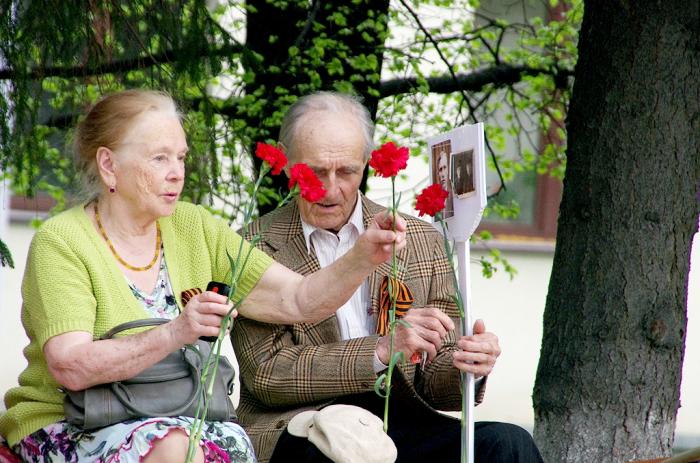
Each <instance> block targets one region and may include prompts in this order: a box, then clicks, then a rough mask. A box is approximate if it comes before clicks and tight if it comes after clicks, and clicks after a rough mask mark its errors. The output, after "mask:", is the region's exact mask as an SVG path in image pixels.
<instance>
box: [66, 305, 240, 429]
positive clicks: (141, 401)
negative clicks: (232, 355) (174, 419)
mask: <svg viewBox="0 0 700 463" xmlns="http://www.w3.org/2000/svg"><path fill="white" fill-rule="evenodd" d="M167 322H168V320H164V319H160V318H147V319H144V320H136V321H132V322H127V323H123V324H121V325H118V326H116V327H114V328H112V329H111V330H109V331H108V332H107V333H105V334H104V335H103V336H102V337H101V338H100V339H110V338H112V337H113V336H114V335H115V334H117V333H120V332H122V331H125V330H130V329H134V328H141V327H146V326H155V325H161V324H164V323H167ZM210 349H211V345H210V344H209V343H208V342H204V341H198V342H197V344H196V347H195V346H185V347H183V348H181V349H178V350H177V351H175V352H172V353H170V354H168V356H167V357H165V358H164V359H163V360H161V361H160V362H158V363H156V364H155V365H153V366H152V367H150V368H146V369H145V370H143V371H142V372H141V373H139V374H138V375H136V376H134V377H133V378H131V379H127V380H122V381H115V382H113V383H108V384H99V385H96V386H93V387H90V388H88V389H83V390H81V391H66V397H65V400H64V401H63V410H64V412H65V415H66V420H67V421H68V422H69V423H71V424H74V425H77V426H79V427H80V428H82V429H86V430H91V429H96V428H101V427H104V426H109V425H111V424H116V423H120V422H122V421H126V420H128V419H132V418H137V417H150V416H153V417H156V416H189V417H194V416H195V414H196V412H197V406H198V404H199V402H200V401H199V400H198V399H199V398H200V397H201V398H204V388H203V387H202V383H201V372H202V364H203V363H204V361H205V359H206V358H207V356H208V355H209V351H210ZM234 375H235V372H234V370H233V367H232V366H231V364H230V363H229V361H228V359H226V357H223V356H221V357H219V363H218V365H217V373H216V378H215V381H214V390H213V394H212V397H211V399H210V401H209V403H208V409H207V415H206V419H207V420H209V421H237V420H236V412H235V409H234V408H233V404H232V403H231V400H230V399H229V394H231V392H232V391H233V378H234ZM202 403H203V401H202Z"/></svg>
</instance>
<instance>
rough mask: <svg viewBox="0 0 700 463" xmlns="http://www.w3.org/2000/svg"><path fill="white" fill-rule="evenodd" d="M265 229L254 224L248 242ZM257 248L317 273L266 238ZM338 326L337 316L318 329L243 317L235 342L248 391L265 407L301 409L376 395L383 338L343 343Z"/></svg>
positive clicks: (302, 324) (352, 340)
mask: <svg viewBox="0 0 700 463" xmlns="http://www.w3.org/2000/svg"><path fill="white" fill-rule="evenodd" d="M261 228H265V226H263V225H261V224H260V223H259V222H256V223H254V224H253V225H252V226H251V228H250V229H249V231H248V232H247V236H246V238H248V239H249V238H250V237H252V236H254V235H255V234H256V233H258V232H259V231H260V230H261ZM272 233H274V229H273V230H272ZM256 246H257V247H259V248H260V249H262V250H263V251H265V252H266V253H268V254H270V255H274V257H275V259H276V260H278V262H279V263H281V264H282V265H286V266H288V267H292V268H296V269H297V271H300V273H302V274H304V273H311V272H312V271H313V270H314V268H312V267H309V268H305V267H303V266H302V267H301V268H300V267H299V262H292V261H287V260H288V259H289V260H293V257H289V258H285V257H284V256H286V255H290V254H285V253H276V254H275V253H274V249H273V248H271V247H270V246H269V245H268V244H267V241H266V240H265V239H264V237H263V239H261V240H259V241H257V243H256ZM297 259H298V257H297ZM337 326H338V325H337V320H336V317H335V316H332V317H330V318H328V319H326V320H324V321H322V322H320V323H316V324H306V323H299V324H294V325H271V324H266V323H260V322H257V321H254V320H250V319H245V318H243V317H240V318H239V320H238V321H237V323H236V325H235V327H234V329H233V333H232V342H233V346H234V350H235V352H236V357H237V359H238V362H239V365H240V373H241V381H242V383H243V387H244V389H245V390H246V391H247V392H248V393H249V394H251V395H252V396H253V397H254V398H255V399H256V401H257V402H259V403H260V404H261V405H263V406H266V407H291V406H294V405H299V406H301V405H305V404H310V403H315V402H321V401H324V400H331V399H335V398H337V397H339V396H342V395H346V394H353V393H358V392H366V391H371V390H373V388H374V381H375V379H376V374H375V373H374V368H373V363H372V361H373V358H374V350H375V347H376V344H377V340H378V336H369V337H364V338H357V339H350V340H346V341H343V340H341V338H340V335H339V333H338V327H337Z"/></svg>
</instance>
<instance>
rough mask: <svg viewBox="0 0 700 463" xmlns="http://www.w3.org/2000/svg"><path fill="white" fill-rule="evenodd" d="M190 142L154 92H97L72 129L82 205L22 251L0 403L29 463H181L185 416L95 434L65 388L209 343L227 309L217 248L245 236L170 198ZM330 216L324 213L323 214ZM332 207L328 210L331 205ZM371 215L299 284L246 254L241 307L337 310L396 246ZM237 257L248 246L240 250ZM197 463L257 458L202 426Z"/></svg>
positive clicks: (302, 316)
mask: <svg viewBox="0 0 700 463" xmlns="http://www.w3.org/2000/svg"><path fill="white" fill-rule="evenodd" d="M187 150H188V148H187V142H186V139H185V133H184V132H183V129H182V126H181V123H180V114H179V113H178V111H177V108H176V105H175V104H174V102H173V101H172V99H171V98H170V97H169V96H167V95H165V94H162V93H158V92H152V91H135V90H132V91H124V92H120V93H115V94H112V95H109V96H106V97H104V98H103V99H102V100H100V101H99V102H98V103H97V104H95V106H94V107H93V108H92V109H91V110H90V112H89V113H88V114H87V116H86V117H85V118H84V120H83V121H82V122H81V123H80V124H79V126H78V128H77V130H76V133H75V151H76V154H77V157H78V163H79V166H80V167H81V169H82V170H83V173H84V174H85V175H84V177H85V179H86V181H87V186H88V187H90V188H91V189H92V195H91V196H90V197H91V198H92V199H91V200H89V201H88V202H87V203H85V204H82V205H80V206H78V207H75V208H73V209H70V210H68V211H66V212H63V213H61V214H59V215H57V216H56V217H54V218H52V219H50V220H47V221H46V222H45V223H44V224H43V226H42V227H41V228H40V229H39V231H37V233H36V235H35V237H34V239H33V240H32V245H31V248H30V251H29V256H28V261H27V270H26V273H25V275H24V281H23V285H22V295H23V299H24V304H23V309H22V310H23V312H22V321H23V324H24V327H25V330H26V332H27V336H28V337H29V340H30V342H29V346H28V347H27V348H26V349H25V350H24V352H25V356H26V358H27V360H28V367H27V369H26V370H24V372H23V373H22V374H21V375H20V378H19V383H20V386H19V387H17V388H14V389H12V390H10V391H9V392H8V393H7V395H6V397H5V403H6V405H7V408H8V410H7V413H5V414H4V415H3V416H2V417H1V418H0V433H2V434H3V435H4V436H6V438H7V440H8V441H9V443H10V445H12V446H13V448H14V450H15V451H16V452H18V453H19V454H20V455H21V456H22V458H23V459H25V460H27V461H43V462H47V461H120V462H131V461H145V462H175V461H183V460H184V457H185V454H186V449H187V434H186V432H187V431H186V430H187V427H188V426H189V424H190V423H191V421H192V420H191V418H188V417H182V416H176V417H149V418H137V419H131V420H128V421H125V422H121V423H118V424H115V425H111V426H107V427H104V428H100V429H98V430H84V429H80V428H78V427H76V426H75V425H72V424H69V423H67V422H66V420H65V416H64V409H63V401H64V392H63V390H64V389H68V390H82V389H85V388H89V387H91V386H94V385H98V384H104V383H110V382H113V381H118V380H124V379H128V378H132V377H134V376H135V375H137V374H138V373H139V372H141V371H143V370H144V369H146V368H148V367H150V366H152V365H154V364H155V363H157V362H159V361H160V360H161V359H163V358H164V357H166V356H167V355H168V354H169V353H171V352H173V351H176V350H178V349H180V348H182V347H183V346H184V345H186V344H190V343H193V342H195V341H196V340H197V339H198V338H199V337H201V336H216V335H217V334H218V332H219V328H220V325H221V321H222V316H224V315H225V314H226V313H227V312H228V311H229V309H230V308H231V306H230V305H227V304H226V298H225V297H223V296H222V295H219V294H216V293H214V292H211V291H206V292H203V293H201V294H198V295H195V296H194V297H192V298H191V299H189V301H188V302H187V303H186V305H184V306H183V303H182V301H181V300H180V295H181V293H182V292H183V291H187V290H189V289H191V288H205V287H206V285H207V282H209V281H210V280H218V281H225V279H226V278H227V273H228V272H229V270H230V269H229V262H228V258H227V256H226V253H227V251H228V252H229V253H231V254H233V255H234V257H235V255H236V253H238V250H239V247H240V245H241V240H242V239H241V237H240V236H238V235H237V234H236V233H235V232H233V231H231V230H230V228H229V227H228V226H227V225H226V223H224V222H223V221H221V220H218V219H216V218H214V217H213V216H212V215H210V214H209V213H208V212H207V211H206V210H205V209H204V208H202V207H200V206H194V205H191V204H186V203H181V202H178V198H179V196H180V193H181V191H182V186H183V180H184V177H185V167H184V165H185V157H186V156H187ZM329 209H332V207H330V206H329ZM331 212H332V211H331ZM396 227H397V230H399V231H398V232H392V231H391V230H390V228H391V223H390V219H389V218H388V217H377V218H376V219H375V222H374V224H372V225H371V226H370V227H368V229H367V231H366V232H365V234H364V235H363V236H362V237H361V238H360V239H359V241H358V242H357V244H356V245H355V247H354V248H353V249H351V250H350V251H349V252H348V253H347V254H346V255H345V256H344V257H343V258H341V259H340V260H338V261H336V262H335V263H334V264H333V265H331V266H330V267H326V268H324V269H322V270H319V271H318V272H316V273H314V274H311V275H309V276H306V277H302V276H301V275H299V274H297V273H294V272H292V271H291V270H289V269H287V268H286V267H283V266H282V265H279V264H276V263H274V262H273V261H272V260H271V259H270V258H269V257H267V256H266V255H265V254H264V253H262V252H259V251H258V250H257V249H253V251H252V255H251V257H250V258H249V260H248V263H247V267H246V268H245V270H244V273H243V275H242V277H241V279H240V281H239V287H238V291H237V293H238V294H237V299H238V300H240V299H241V298H242V297H244V296H245V300H244V302H243V303H242V304H241V305H239V306H238V307H237V309H238V311H239V312H240V313H241V314H243V315H244V316H246V317H248V318H252V319H255V320H260V321H263V322H272V323H285V324H289V323H294V322H314V321H319V320H322V319H325V318H327V317H328V316H329V315H330V314H331V313H332V312H334V311H335V310H336V309H337V308H338V307H339V306H341V305H342V304H343V303H344V302H345V301H346V300H347V299H348V298H349V297H350V296H351V295H352V293H353V291H354V290H355V288H356V287H357V286H359V285H360V284H361V282H362V281H363V279H364V278H365V277H367V275H368V274H369V273H370V272H371V271H372V270H373V269H374V267H375V266H377V265H378V264H380V263H382V262H384V261H385V260H386V259H387V258H388V257H389V256H390V253H391V247H392V244H394V243H395V244H396V245H397V247H398V248H401V247H403V245H404V244H405V241H404V239H405V223H403V222H398V223H397V224H396ZM242 249H243V251H242V252H243V253H247V252H248V249H249V245H248V244H247V243H243V246H242ZM149 317H161V318H166V319H170V321H169V322H167V323H165V324H163V325H160V326H158V327H156V328H152V329H149V330H146V331H143V332H140V333H137V334H132V335H128V336H122V337H118V338H114V339H107V340H97V339H98V338H99V337H100V336H101V335H103V334H104V333H105V332H107V331H108V330H110V329H111V328H113V327H114V326H116V325H119V324H121V323H124V322H128V321H131V320H137V319H143V318H149ZM204 429H205V433H204V435H203V440H202V445H201V447H200V448H199V449H198V453H197V455H196V459H195V460H196V461H229V460H230V461H254V460H255V456H254V454H253V448H252V446H251V444H250V441H249V440H248V438H247V436H246V434H245V432H244V431H243V429H242V428H241V427H240V426H239V425H238V424H236V423H234V422H210V423H207V425H206V426H205V428H204Z"/></svg>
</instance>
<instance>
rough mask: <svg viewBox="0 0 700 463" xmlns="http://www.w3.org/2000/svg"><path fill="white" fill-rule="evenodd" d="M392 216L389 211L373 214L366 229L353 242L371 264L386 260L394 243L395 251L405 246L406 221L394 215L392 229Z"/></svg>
mask: <svg viewBox="0 0 700 463" xmlns="http://www.w3.org/2000/svg"><path fill="white" fill-rule="evenodd" d="M393 228H394V227H393V217H392V215H391V214H390V213H389V212H380V213H379V214H377V215H375V216H374V219H372V222H371V223H370V224H369V226H368V227H367V230H366V231H365V232H364V233H363V234H362V235H361V236H360V238H359V239H358V240H357V243H355V247H357V248H358V249H359V250H360V251H361V252H363V253H364V254H365V255H366V256H367V261H368V262H371V263H372V264H373V265H379V264H382V263H384V262H386V261H387V260H388V259H389V258H390V257H391V251H392V247H393V245H394V244H396V251H397V252H398V251H400V250H401V249H403V248H404V247H405V246H406V221H405V220H404V219H403V218H401V217H400V216H398V215H397V216H396V231H394V230H393Z"/></svg>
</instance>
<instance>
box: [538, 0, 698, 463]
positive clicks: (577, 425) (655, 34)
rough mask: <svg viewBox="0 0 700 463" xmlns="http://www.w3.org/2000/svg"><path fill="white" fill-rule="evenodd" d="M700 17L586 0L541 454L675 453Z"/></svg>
mask: <svg viewBox="0 0 700 463" xmlns="http://www.w3.org/2000/svg"><path fill="white" fill-rule="evenodd" d="M691 4H693V5H691ZM699 15H700V8H698V3H697V2H690V3H687V2H684V1H681V0H673V1H668V2H661V1H656V0H640V1H635V2H629V1H622V0H619V1H615V2H608V1H604V0H603V1H601V0H598V1H590V2H586V8H585V14H584V20H583V24H582V29H581V35H580V41H579V52H580V55H579V56H580V57H579V62H578V64H577V67H576V70H575V84H574V90H573V97H572V101H571V106H570V110H569V116H568V123H567V126H568V127H567V128H568V135H569V147H568V156H567V168H566V178H565V181H564V193H563V199H562V204H561V209H560V218H559V225H558V231H557V245H556V251H555V256H554V264H553V268H552V276H551V280H550V286H549V294H548V296H547V302H546V307H545V314H544V332H543V341H542V350H541V355H540V363H539V366H538V371H537V379H536V382H535V389H534V395H533V403H534V408H535V432H534V434H535V439H536V440H537V442H538V444H539V446H540V448H541V450H542V452H543V456H544V458H545V461H551V462H581V461H587V462H588V461H596V462H603V461H605V462H624V461H629V460H632V459H643V458H651V457H659V456H661V455H668V454H669V453H670V449H671V446H672V443H673V432H674V427H675V420H676V411H677V409H678V406H679V390H680V387H679V386H680V379H681V365H682V360H683V352H684V345H685V334H686V303H687V288H688V271H689V259H690V248H691V244H692V238H693V235H694V233H695V232H696V231H697V223H698V215H699V214H700V208H699V207H698V181H699V180H700V38H699V37H698V34H699V31H700V19H699Z"/></svg>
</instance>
